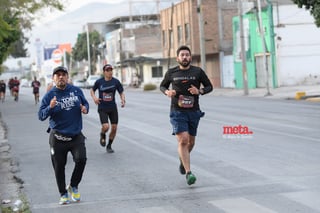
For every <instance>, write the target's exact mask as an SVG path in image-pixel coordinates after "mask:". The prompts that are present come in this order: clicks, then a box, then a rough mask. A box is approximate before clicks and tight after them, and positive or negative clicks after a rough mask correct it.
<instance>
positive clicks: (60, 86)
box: [56, 81, 67, 89]
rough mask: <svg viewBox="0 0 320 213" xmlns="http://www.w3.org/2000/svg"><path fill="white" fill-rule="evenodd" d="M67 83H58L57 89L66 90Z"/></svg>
mask: <svg viewBox="0 0 320 213" xmlns="http://www.w3.org/2000/svg"><path fill="white" fill-rule="evenodd" d="M66 86H67V85H66V83H65V82H64V81H59V82H57V83H56V87H57V88H59V89H64V88H66Z"/></svg>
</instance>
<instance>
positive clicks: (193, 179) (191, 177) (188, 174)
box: [186, 172, 197, 185]
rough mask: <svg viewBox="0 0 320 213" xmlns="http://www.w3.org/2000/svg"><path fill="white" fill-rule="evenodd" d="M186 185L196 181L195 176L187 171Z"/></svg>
mask: <svg viewBox="0 0 320 213" xmlns="http://www.w3.org/2000/svg"><path fill="white" fill-rule="evenodd" d="M186 178H187V183H188V185H192V184H194V183H195V182H196V180H197V178H196V176H194V174H192V173H191V172H188V173H187V175H186Z"/></svg>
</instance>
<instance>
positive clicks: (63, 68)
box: [52, 66, 68, 75]
mask: <svg viewBox="0 0 320 213" xmlns="http://www.w3.org/2000/svg"><path fill="white" fill-rule="evenodd" d="M58 71H61V72H65V73H68V69H67V68H65V67H64V66H58V67H56V68H54V69H53V73H52V75H54V74H56V73H57V72H58Z"/></svg>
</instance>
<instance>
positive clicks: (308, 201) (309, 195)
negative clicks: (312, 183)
mask: <svg viewBox="0 0 320 213" xmlns="http://www.w3.org/2000/svg"><path fill="white" fill-rule="evenodd" d="M283 195H284V196H286V197H288V198H289V199H291V200H294V201H296V202H299V203H302V204H304V205H306V206H308V207H310V208H312V209H316V210H318V211H320V202H319V200H317V199H315V198H319V197H320V192H313V191H303V192H290V193H283Z"/></svg>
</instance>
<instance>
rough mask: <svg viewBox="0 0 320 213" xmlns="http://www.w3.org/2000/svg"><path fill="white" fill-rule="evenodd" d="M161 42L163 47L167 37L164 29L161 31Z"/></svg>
mask: <svg viewBox="0 0 320 213" xmlns="http://www.w3.org/2000/svg"><path fill="white" fill-rule="evenodd" d="M162 44H163V46H164V47H165V46H166V45H167V37H166V31H165V30H163V31H162Z"/></svg>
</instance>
